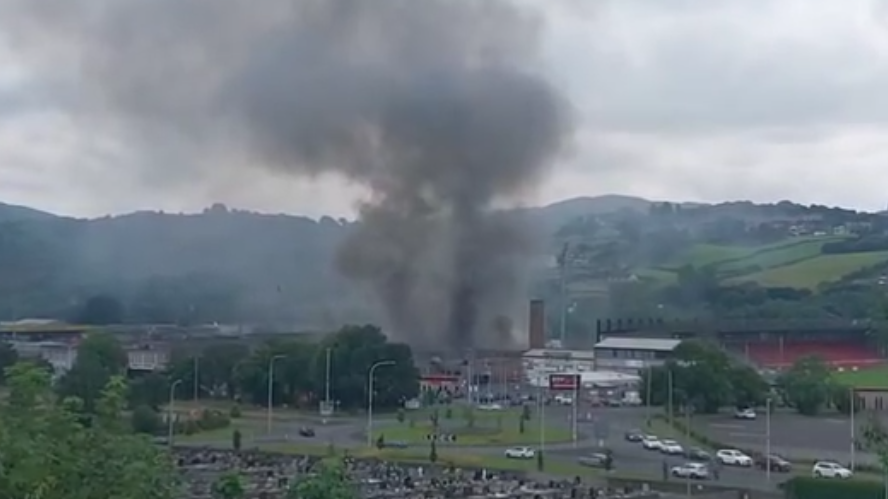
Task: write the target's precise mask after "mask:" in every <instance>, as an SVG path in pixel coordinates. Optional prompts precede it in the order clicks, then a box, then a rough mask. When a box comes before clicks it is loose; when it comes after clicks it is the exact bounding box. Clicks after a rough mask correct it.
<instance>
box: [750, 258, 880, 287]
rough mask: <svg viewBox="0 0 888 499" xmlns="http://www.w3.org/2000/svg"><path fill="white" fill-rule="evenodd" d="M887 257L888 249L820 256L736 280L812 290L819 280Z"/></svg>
mask: <svg viewBox="0 0 888 499" xmlns="http://www.w3.org/2000/svg"><path fill="white" fill-rule="evenodd" d="M886 260H888V251H875V252H871V253H846V254H839V255H821V256H818V257H816V258H811V259H808V260H804V261H801V262H798V263H795V264H792V265H786V266H782V267H774V268H771V269H767V270H763V271H760V272H755V273H752V274H747V275H745V276H741V277H738V278H736V279H735V280H736V281H754V282H757V283H759V284H761V285H762V286H790V287H794V288H807V289H815V288H817V285H818V284H820V283H822V282H832V281H837V280H839V279H841V278H842V277H843V276H845V275H847V274H850V273H851V272H854V271H856V270H860V269H862V268H864V267H869V266H871V265H875V264H877V263H881V262H884V261H886Z"/></svg>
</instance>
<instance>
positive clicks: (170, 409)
mask: <svg viewBox="0 0 888 499" xmlns="http://www.w3.org/2000/svg"><path fill="white" fill-rule="evenodd" d="M181 384H182V380H181V379H177V380H176V381H173V384H172V385H170V402H169V404H168V405H167V445H168V446H170V447H172V446H173V412H174V411H173V405H174V404H175V402H176V387H177V386H179V385H181Z"/></svg>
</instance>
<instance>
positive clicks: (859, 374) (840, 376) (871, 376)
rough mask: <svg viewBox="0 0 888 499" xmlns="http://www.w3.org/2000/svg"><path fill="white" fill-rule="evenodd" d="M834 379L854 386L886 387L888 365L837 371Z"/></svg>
mask: <svg viewBox="0 0 888 499" xmlns="http://www.w3.org/2000/svg"><path fill="white" fill-rule="evenodd" d="M834 377H835V379H836V381H838V382H840V383H842V384H844V385H848V386H851V387H854V388H884V389H888V365H885V366H877V367H873V368H869V369H859V370H857V371H847V370H846V371H837V372H835V374H834Z"/></svg>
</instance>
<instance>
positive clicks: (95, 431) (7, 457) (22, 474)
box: [0, 362, 179, 499]
mask: <svg viewBox="0 0 888 499" xmlns="http://www.w3.org/2000/svg"><path fill="white" fill-rule="evenodd" d="M7 379H8V381H9V397H8V398H7V400H6V401H5V402H3V403H2V404H0V448H2V449H3V452H2V453H0V470H2V473H0V490H2V491H3V496H4V497H13V498H15V497H35V498H37V497H39V498H41V499H117V498H120V497H132V498H136V497H137V498H140V499H141V498H144V499H172V498H174V497H178V496H179V490H178V482H177V475H176V473H175V470H174V469H173V466H172V463H171V462H170V460H169V458H168V456H165V455H164V452H163V451H162V450H161V449H158V448H156V447H155V446H154V445H152V444H151V443H150V442H149V441H148V440H146V439H144V438H143V437H140V436H137V435H134V434H133V433H131V432H130V430H129V428H128V425H126V424H124V423H125V420H123V418H122V416H123V408H124V405H125V399H126V397H125V391H126V382H125V380H124V379H123V378H121V377H119V376H114V377H112V378H110V379H109V380H108V383H107V384H106V386H105V387H104V389H102V390H101V392H100V395H99V397H98V398H97V400H96V401H95V409H96V416H95V418H94V419H93V420H91V421H90V422H89V423H90V424H85V422H84V421H83V419H82V418H80V417H79V415H78V412H79V410H80V409H81V408H82V404H81V402H80V401H79V400H78V399H77V398H75V397H68V398H66V399H64V400H61V401H59V400H58V399H57V398H56V397H55V396H54V394H53V392H52V388H51V379H50V375H49V373H47V372H46V371H44V370H42V369H40V368H38V367H36V366H34V365H33V364H29V363H24V362H22V363H19V364H16V365H14V366H12V367H11V368H9V369H8V370H7Z"/></svg>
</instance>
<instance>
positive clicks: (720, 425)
mask: <svg viewBox="0 0 888 499" xmlns="http://www.w3.org/2000/svg"><path fill="white" fill-rule="evenodd" d="M709 426H711V427H712V428H726V429H729V430H732V429H733V430H736V429H740V430H743V429H745V428H746V427H745V426H743V425H741V424H727V423H710V424H709Z"/></svg>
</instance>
